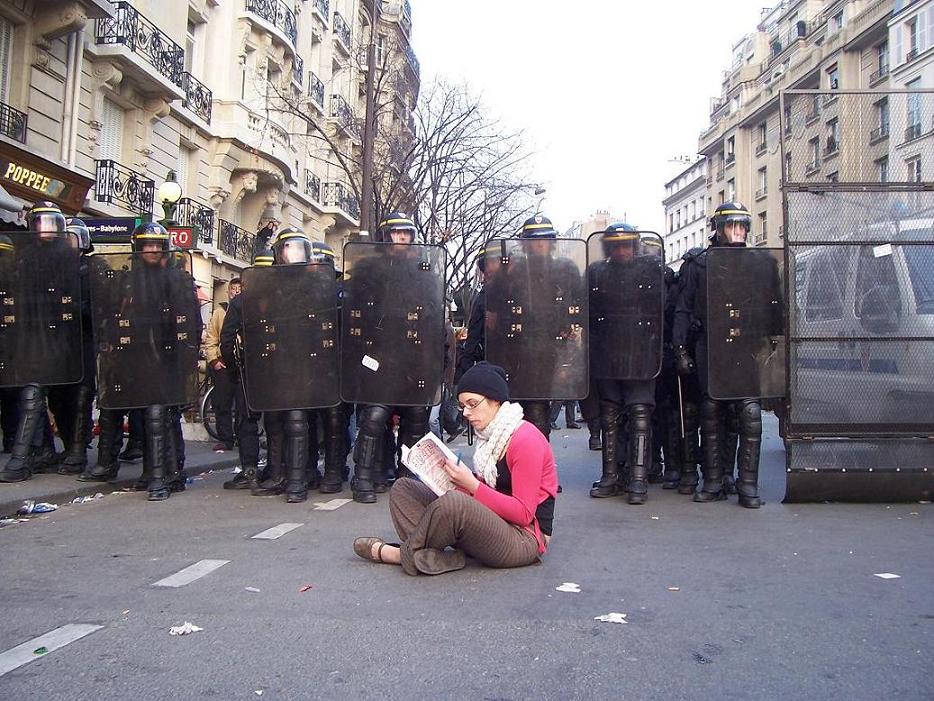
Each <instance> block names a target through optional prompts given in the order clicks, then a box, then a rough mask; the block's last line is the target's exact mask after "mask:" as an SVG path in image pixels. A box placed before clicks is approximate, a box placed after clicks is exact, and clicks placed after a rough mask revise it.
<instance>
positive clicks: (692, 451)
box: [678, 401, 700, 495]
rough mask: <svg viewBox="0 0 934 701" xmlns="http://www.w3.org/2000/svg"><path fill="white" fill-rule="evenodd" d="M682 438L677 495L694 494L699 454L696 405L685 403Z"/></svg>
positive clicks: (694, 403)
mask: <svg viewBox="0 0 934 701" xmlns="http://www.w3.org/2000/svg"><path fill="white" fill-rule="evenodd" d="M683 411H684V438H683V439H682V440H681V456H682V458H681V459H682V464H681V480H680V481H679V482H678V494H685V495H688V494H694V492H695V490H696V489H697V483H698V477H697V463H698V455H699V454H700V445H699V444H698V425H697V423H698V421H697V403H696V402H693V401H685V402H684V404H683ZM679 433H680V432H679Z"/></svg>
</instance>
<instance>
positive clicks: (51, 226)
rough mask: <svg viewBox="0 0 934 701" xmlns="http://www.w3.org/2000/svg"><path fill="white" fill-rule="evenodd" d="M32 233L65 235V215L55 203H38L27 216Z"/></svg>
mask: <svg viewBox="0 0 934 701" xmlns="http://www.w3.org/2000/svg"><path fill="white" fill-rule="evenodd" d="M26 222H27V224H28V226H29V229H30V231H36V232H38V233H40V234H64V233H65V215H64V214H62V210H61V209H59V206H58V205H57V204H55V203H54V202H36V204H34V205H33V206H32V209H30V210H29V213H28V214H27V215H26Z"/></svg>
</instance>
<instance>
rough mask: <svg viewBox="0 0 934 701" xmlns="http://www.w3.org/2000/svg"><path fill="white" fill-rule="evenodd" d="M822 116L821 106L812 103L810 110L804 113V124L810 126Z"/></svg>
mask: <svg viewBox="0 0 934 701" xmlns="http://www.w3.org/2000/svg"><path fill="white" fill-rule="evenodd" d="M819 117H820V107H818V106H817V105H811V109H810V110H808V111H807V112H806V113H805V115H804V125H805V126H809V125H811V124H813V123H814V122H816V121H817V120H818V118H819Z"/></svg>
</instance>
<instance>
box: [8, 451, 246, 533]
mask: <svg viewBox="0 0 934 701" xmlns="http://www.w3.org/2000/svg"><path fill="white" fill-rule="evenodd" d="M239 464H240V458H239V456H238V455H237V454H236V452H234V455H232V456H231V457H229V458H228V457H223V458H219V459H217V460H215V461H212V462H205V463H202V464H195V465H185V472H187V473H188V476H189V477H194V476H195V475H201V474H204V473H205V472H208V471H210V470H223V469H226V468H230V467H236V466H237V465H239ZM125 472H126V471H125ZM135 481H136V477H135V476H133V477H120V478H118V479H116V480H114V481H113V482H79V481H78V480H77V479H75V478H74V477H72V478H71V484H72V485H73V486H66V485H67V484H68V483H67V482H66V483H63V484H50V485H48V486H47V487H44V488H45V489H46V491H44V492H40V493H38V494H32V495H30V496H29V497H27V499H32V500H33V501H37V502H39V501H45V502H50V503H53V504H58V505H59V508H61V507H62V506H65V505H67V504H70V503H71V501H72V500H73V499H75V498H76V497H85V496H94V495H95V494H97V493H101V494H105V495H106V494H112V493H113V492H120V491H123V490H125V489H126V488H128V487H130V486H131V485H132V484H133V483H134V482H135ZM23 501H24V499H23V498H20V497H17V498H16V499H12V500H11V499H8V498H7V499H5V498H4V495H3V490H2V487H0V517H3V518H6V517H8V516H9V517H13V516H15V515H16V511H17V509H19V508H20V507H21V506H22V505H23Z"/></svg>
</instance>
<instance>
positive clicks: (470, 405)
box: [457, 397, 487, 413]
mask: <svg viewBox="0 0 934 701" xmlns="http://www.w3.org/2000/svg"><path fill="white" fill-rule="evenodd" d="M486 400H487V398H486V397H484V398H483V399H472V400H471V401H469V402H466V403H464V404H461V403H460V402H458V403H457V409H458V411H460V412H461V413H463V412H465V411H467V410H468V409H470V410H471V411H473V410H474V409H476V408H477V407H478V406H480V405H481V404H483V402H485V401H486Z"/></svg>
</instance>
